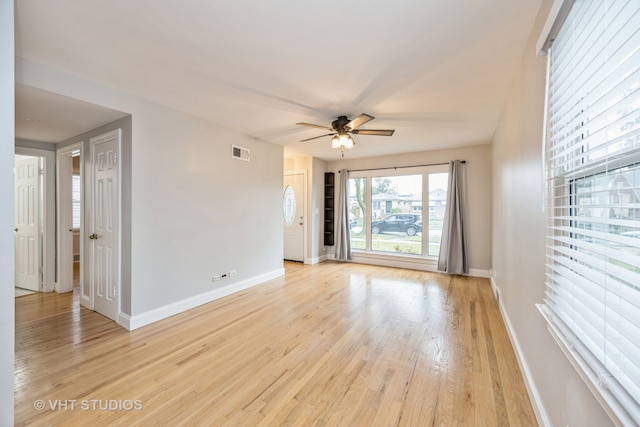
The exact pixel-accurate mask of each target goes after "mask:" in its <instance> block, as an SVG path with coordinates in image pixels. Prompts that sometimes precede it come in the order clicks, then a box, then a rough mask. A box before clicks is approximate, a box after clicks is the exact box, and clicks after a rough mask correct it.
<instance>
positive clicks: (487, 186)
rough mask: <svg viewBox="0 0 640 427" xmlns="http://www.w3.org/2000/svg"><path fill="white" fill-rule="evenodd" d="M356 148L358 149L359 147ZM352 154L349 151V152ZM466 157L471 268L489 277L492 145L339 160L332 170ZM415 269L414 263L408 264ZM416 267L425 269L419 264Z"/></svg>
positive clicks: (331, 167)
mask: <svg viewBox="0 0 640 427" xmlns="http://www.w3.org/2000/svg"><path fill="white" fill-rule="evenodd" d="M356 149H357V148H355V149H354V150H356ZM345 156H348V153H345ZM451 160H465V161H466V162H467V163H466V169H467V193H468V196H469V200H468V202H469V206H468V212H469V214H470V215H469V240H468V243H469V268H470V270H472V271H470V272H471V273H472V274H476V275H479V276H487V275H488V272H489V269H490V267H491V146H490V145H476V146H472V147H465V148H457V149H450V150H434V151H422V152H418V153H407V154H399V155H395V156H382V157H370V158H365V159H348V158H346V159H345V160H338V161H335V162H330V163H329V170H331V171H333V172H336V173H337V172H338V171H339V170H340V169H345V168H346V169H369V168H386V167H394V166H413V165H424V164H432V163H446V162H449V161H451ZM406 266H407V267H409V268H412V266H411V265H410V264H407V265H406ZM414 267H415V268H421V267H420V266H418V265H415V266H414Z"/></svg>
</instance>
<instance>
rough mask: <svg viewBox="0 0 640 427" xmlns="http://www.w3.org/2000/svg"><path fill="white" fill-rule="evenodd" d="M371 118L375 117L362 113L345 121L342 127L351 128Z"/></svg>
mask: <svg viewBox="0 0 640 427" xmlns="http://www.w3.org/2000/svg"><path fill="white" fill-rule="evenodd" d="M373 119H375V117H373V116H370V115H368V114H364V113H362V114H360V115H359V116H358V117H356V118H355V119H353V120H351V121H350V122H349V123H347V124H346V125H345V126H344V127H345V128H347V129H351V130H353V129H356V128H358V127H360V126H362V125H363V124H365V123H367V122H368V121H371V120H373Z"/></svg>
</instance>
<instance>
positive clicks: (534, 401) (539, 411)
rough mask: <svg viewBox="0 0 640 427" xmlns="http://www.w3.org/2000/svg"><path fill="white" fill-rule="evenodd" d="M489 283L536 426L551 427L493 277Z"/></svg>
mask: <svg viewBox="0 0 640 427" xmlns="http://www.w3.org/2000/svg"><path fill="white" fill-rule="evenodd" d="M489 281H490V282H491V289H492V290H493V295H494V296H495V298H496V301H497V303H498V307H499V309H500V314H501V315H502V321H503V322H504V325H505V327H506V328H507V334H509V340H510V341H511V346H512V347H513V350H514V352H515V353H516V360H517V361H518V366H520V371H522V375H523V377H524V385H525V387H526V388H527V392H528V393H529V396H530V397H531V406H533V412H534V413H535V414H536V419H537V420H538V424H539V425H541V426H543V427H547V426H549V427H550V426H551V425H552V424H551V421H550V420H549V415H547V411H546V410H545V408H544V405H543V403H542V397H541V396H540V393H539V392H538V388H537V387H536V385H535V382H534V381H533V374H531V370H530V369H529V364H528V363H527V361H526V359H525V358H524V351H522V347H520V342H519V341H518V338H517V337H516V334H515V330H514V328H513V325H512V324H511V320H510V319H509V315H508V314H507V310H505V308H504V305H503V304H502V298H501V293H500V288H499V287H498V285H497V284H496V281H495V280H494V278H493V276H491V277H489Z"/></svg>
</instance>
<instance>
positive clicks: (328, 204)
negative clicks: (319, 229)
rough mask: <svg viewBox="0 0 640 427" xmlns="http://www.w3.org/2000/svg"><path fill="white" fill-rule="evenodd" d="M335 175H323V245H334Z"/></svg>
mask: <svg viewBox="0 0 640 427" xmlns="http://www.w3.org/2000/svg"><path fill="white" fill-rule="evenodd" d="M335 195H336V185H335V174H334V173H333V172H326V173H325V174H324V245H325V246H333V244H334V236H335V233H334V230H333V227H334V215H335V214H334V212H335V200H336V197H335Z"/></svg>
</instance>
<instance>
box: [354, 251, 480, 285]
mask: <svg viewBox="0 0 640 427" xmlns="http://www.w3.org/2000/svg"><path fill="white" fill-rule="evenodd" d="M351 258H352V259H351V261H352V262H356V263H360V264H373V265H381V266H384V267H396V268H407V269H410V270H420V271H431V272H434V273H436V272H438V262H437V261H436V260H435V259H429V258H418V257H413V258H412V257H399V256H395V257H394V256H392V255H391V256H390V255H385V254H371V253H362V252H360V253H352V255H351ZM468 276H473V277H483V278H485V279H487V278H489V270H481V269H478V268H470V269H469V274H468Z"/></svg>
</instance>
